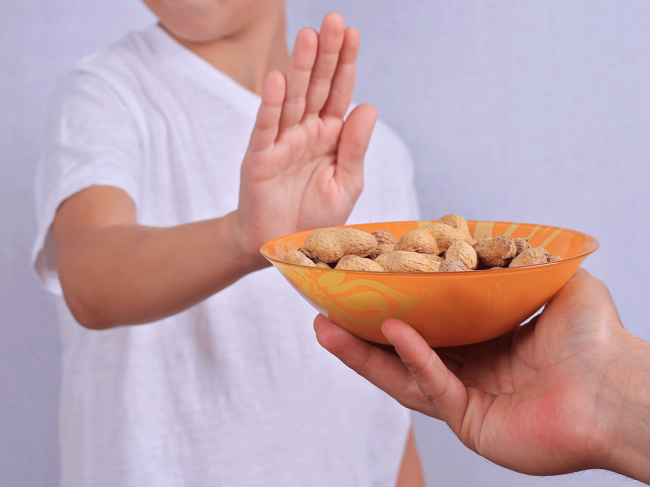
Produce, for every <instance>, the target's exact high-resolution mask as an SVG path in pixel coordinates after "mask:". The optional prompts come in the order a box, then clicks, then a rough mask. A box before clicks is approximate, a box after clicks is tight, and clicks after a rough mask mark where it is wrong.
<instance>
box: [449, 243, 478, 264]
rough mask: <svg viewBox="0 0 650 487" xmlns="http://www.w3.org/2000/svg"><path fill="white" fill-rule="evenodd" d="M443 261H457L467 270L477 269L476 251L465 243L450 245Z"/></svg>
mask: <svg viewBox="0 0 650 487" xmlns="http://www.w3.org/2000/svg"><path fill="white" fill-rule="evenodd" d="M445 260H458V261H460V262H462V263H463V265H464V266H465V267H466V268H467V269H476V267H478V256H477V255H476V250H474V247H472V246H471V245H470V244H468V243H467V242H454V243H453V244H451V246H450V247H449V248H448V249H447V253H446V254H445Z"/></svg>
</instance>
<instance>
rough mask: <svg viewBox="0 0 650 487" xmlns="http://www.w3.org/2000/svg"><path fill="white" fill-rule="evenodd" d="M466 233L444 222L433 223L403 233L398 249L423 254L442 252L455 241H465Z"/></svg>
mask: <svg viewBox="0 0 650 487" xmlns="http://www.w3.org/2000/svg"><path fill="white" fill-rule="evenodd" d="M465 238H466V235H465V234H464V233H463V232H462V231H461V230H457V229H456V228H454V227H450V226H449V225H445V224H444V223H432V224H430V225H425V226H423V227H420V228H416V229H415V230H410V231H408V232H406V233H405V234H404V235H402V238H400V239H399V241H398V242H397V247H396V250H403V251H408V252H419V253H421V254H436V255H437V254H441V253H442V252H446V251H447V249H448V248H449V246H450V245H451V244H453V243H454V242H463V241H465Z"/></svg>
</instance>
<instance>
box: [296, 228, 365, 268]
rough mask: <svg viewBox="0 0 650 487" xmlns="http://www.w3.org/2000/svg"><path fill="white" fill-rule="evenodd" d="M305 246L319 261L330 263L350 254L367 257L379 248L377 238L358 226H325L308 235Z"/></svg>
mask: <svg viewBox="0 0 650 487" xmlns="http://www.w3.org/2000/svg"><path fill="white" fill-rule="evenodd" d="M304 246H305V248H306V249H307V250H308V251H309V252H310V253H312V254H315V255H316V256H317V257H318V260H319V261H321V262H325V263H330V262H338V261H339V260H341V258H342V257H343V256H345V255H350V254H355V255H358V256H359V257H366V256H368V255H370V254H372V253H373V252H374V251H375V250H376V249H377V240H376V238H375V236H374V235H372V234H371V233H368V232H364V231H362V230H357V229H356V228H323V229H320V230H316V231H314V232H312V233H310V234H309V235H307V238H306V239H305V244H304Z"/></svg>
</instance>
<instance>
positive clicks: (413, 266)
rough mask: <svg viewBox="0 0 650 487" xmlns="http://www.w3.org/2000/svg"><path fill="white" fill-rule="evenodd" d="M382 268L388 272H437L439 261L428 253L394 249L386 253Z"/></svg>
mask: <svg viewBox="0 0 650 487" xmlns="http://www.w3.org/2000/svg"><path fill="white" fill-rule="evenodd" d="M384 268H385V269H386V270H387V271H388V272H438V269H439V268H440V262H438V261H436V260H435V259H431V258H430V256H428V255H423V254H419V253H417V252H407V251H403V250H396V251H395V252H391V253H390V254H386V257H385V265H384Z"/></svg>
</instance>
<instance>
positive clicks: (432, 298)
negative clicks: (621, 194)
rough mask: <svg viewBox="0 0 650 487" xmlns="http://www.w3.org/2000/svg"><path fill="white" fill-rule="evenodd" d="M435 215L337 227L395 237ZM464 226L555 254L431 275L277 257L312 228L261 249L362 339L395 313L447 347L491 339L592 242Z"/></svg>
mask: <svg viewBox="0 0 650 487" xmlns="http://www.w3.org/2000/svg"><path fill="white" fill-rule="evenodd" d="M434 222H435V220H428V221H405V222H388V223H369V224H361V225H347V226H342V227H341V228H344V227H351V228H357V229H360V230H364V231H367V232H374V231H376V230H387V231H389V232H391V233H393V234H395V236H396V237H398V238H399V237H401V236H402V235H403V234H404V233H405V232H407V231H408V230H412V229H415V228H418V227H420V226H423V225H427V224H430V223H434ZM468 225H469V229H470V233H471V234H472V235H473V237H474V238H475V239H476V240H478V239H481V238H484V237H494V236H496V235H507V236H511V237H513V238H517V237H528V238H529V241H530V244H531V245H532V246H533V247H543V248H545V249H546V250H548V251H549V252H551V253H553V254H556V255H559V256H560V257H562V260H561V261H558V262H553V263H549V264H544V265H536V266H529V267H520V268H516V269H502V270H481V271H472V272H459V273H430V274H406V273H372V272H361V271H341V270H335V269H332V270H328V269H320V268H311V267H303V266H298V265H294V264H288V263H286V262H284V261H283V257H284V255H285V254H286V253H287V252H289V251H291V250H297V249H299V248H300V247H302V245H303V242H304V240H305V237H306V236H307V235H309V234H310V233H311V232H312V231H313V230H308V231H304V232H298V233H294V234H291V235H287V236H284V237H280V238H277V239H274V240H272V241H270V242H267V243H266V244H265V245H264V246H263V247H262V249H261V252H262V255H264V257H266V258H267V259H268V260H269V261H270V262H271V263H272V264H273V265H274V266H275V267H276V268H277V269H278V270H279V271H280V272H281V273H282V275H283V276H284V277H285V278H286V279H287V280H288V281H289V282H290V283H291V285H292V286H293V287H294V288H295V289H296V290H297V291H298V292H299V293H300V295H301V296H302V297H303V298H304V299H306V300H307V301H308V302H309V303H310V304H311V305H312V306H314V308H316V309H317V310H318V311H319V312H321V313H323V314H325V315H326V316H328V317H329V318H330V319H331V320H332V321H334V322H335V323H337V324H338V325H339V326H342V327H343V328H345V329H347V330H349V331H350V332H352V333H354V334H355V335H357V336H360V337H361V338H364V339H366V340H370V341H374V342H378V343H388V342H387V341H386V339H385V338H384V336H383V335H382V333H381V328H380V327H381V324H382V323H383V322H384V321H385V320H386V319H388V318H398V319H402V320H404V321H406V322H407V323H409V324H410V325H411V326H413V327H414V328H415V329H416V330H418V332H420V334H422V336H423V337H424V338H425V340H427V342H428V343H429V345H430V346H451V345H463V344H468V343H476V342H479V341H483V340H488V339H490V338H494V337H496V336H499V335H501V334H503V333H506V332H507V331H509V330H511V329H512V328H514V327H515V326H517V325H519V324H520V323H522V322H523V321H525V320H526V319H528V318H529V317H530V316H532V315H533V314H534V313H535V312H536V311H537V310H539V308H540V307H541V306H543V305H544V304H545V303H546V302H548V300H549V299H550V298H551V297H552V296H553V295H554V294H555V293H556V292H557V291H558V290H559V289H560V288H561V287H562V286H563V285H564V284H565V283H566V282H567V281H568V280H569V279H570V278H571V276H572V275H573V273H574V272H575V271H576V270H577V269H578V267H580V264H581V263H582V262H583V261H584V259H585V258H586V257H587V256H588V255H589V254H591V253H592V252H594V251H595V250H596V249H597V248H598V241H597V240H596V239H595V238H593V237H591V236H590V235H587V234H584V233H582V232H577V231H575V230H569V229H565V228H560V227H552V226H546V225H536V224H527V223H510V222H489V221H469V222H468Z"/></svg>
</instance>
